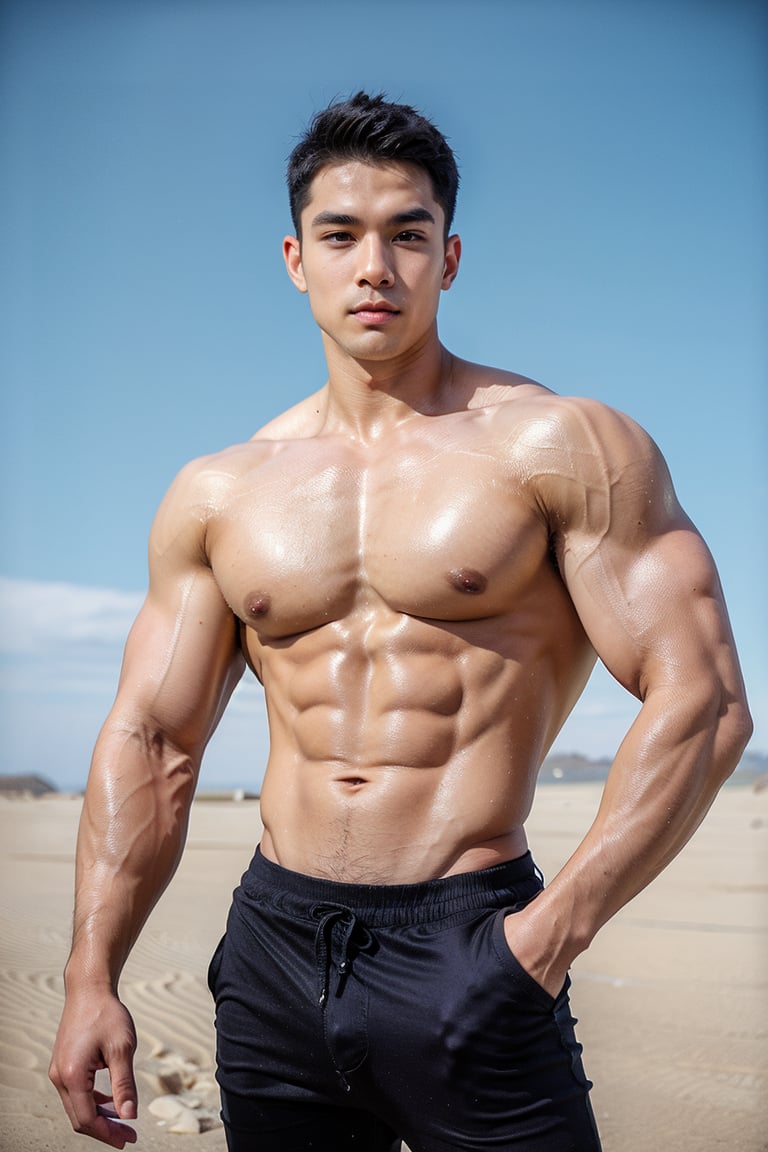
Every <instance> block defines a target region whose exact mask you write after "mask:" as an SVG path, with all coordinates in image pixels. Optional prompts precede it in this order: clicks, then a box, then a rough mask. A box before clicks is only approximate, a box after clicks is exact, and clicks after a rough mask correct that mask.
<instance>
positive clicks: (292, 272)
mask: <svg viewBox="0 0 768 1152" xmlns="http://www.w3.org/2000/svg"><path fill="white" fill-rule="evenodd" d="M283 259H284V260H285V267H286V269H287V271H288V275H289V276H290V278H291V280H292V281H293V283H294V284H295V285H296V287H297V288H298V290H299V292H306V291H307V282H306V280H305V279H304V269H303V268H302V266H301V243H300V242H299V241H298V240H297V239H296V237H295V236H286V237H285V239H284V240H283Z"/></svg>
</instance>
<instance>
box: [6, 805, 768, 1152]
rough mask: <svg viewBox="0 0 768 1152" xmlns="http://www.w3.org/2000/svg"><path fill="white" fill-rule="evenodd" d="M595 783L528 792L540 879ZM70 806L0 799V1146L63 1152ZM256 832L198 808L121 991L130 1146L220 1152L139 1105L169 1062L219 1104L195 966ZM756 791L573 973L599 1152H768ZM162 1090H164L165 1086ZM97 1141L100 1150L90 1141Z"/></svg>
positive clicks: (765, 927)
mask: <svg viewBox="0 0 768 1152" xmlns="http://www.w3.org/2000/svg"><path fill="white" fill-rule="evenodd" d="M599 795H600V789H599V787H598V786H593V785H557V786H554V787H547V788H542V789H540V790H539V795H538V798H537V802H536V806H535V809H534V813H533V815H532V817H531V820H530V823H529V836H530V840H531V844H532V847H533V849H534V853H535V855H536V858H537V860H538V862H539V864H540V866H541V867H542V868H543V870H544V872H545V874H547V875H550V876H551V875H552V874H553V873H554V872H555V871H556V870H557V868H558V867H559V866H560V865H561V864H562V863H563V862H564V860H565V859H566V858H567V856H568V854H569V852H570V851H571V850H572V848H573V847H574V846H575V844H576V843H577V842H578V840H579V839H580V837H581V835H582V834H583V832H584V831H585V829H586V828H587V826H588V824H589V822H590V820H591V817H592V815H593V813H594V812H595V810H596V807H597V803H598V800H599ZM79 807H80V805H79V802H78V801H77V800H75V799H68V798H65V797H53V798H43V799H39V800H19V801H12V800H7V799H0V867H1V868H2V906H1V910H2V918H3V923H2V926H1V929H0V1148H1V1149H2V1150H3V1152H54V1150H55V1152H74V1150H75V1149H77V1148H81V1149H82V1148H86V1147H88V1146H89V1141H87V1140H86V1139H85V1138H84V1137H80V1136H76V1135H75V1134H74V1133H73V1132H72V1131H71V1130H70V1128H69V1124H68V1121H67V1119H66V1117H65V1116H64V1113H63V1112H62V1111H61V1109H60V1106H59V1104H58V1098H57V1096H56V1094H55V1091H54V1090H53V1088H52V1087H51V1085H50V1084H49V1083H48V1080H47V1076H46V1068H47V1065H48V1059H49V1054H50V1049H51V1044H52V1041H53V1036H54V1032H55V1027H56V1023H57V1020H58V1016H59V1012H60V1009H61V1002H62V980H61V969H62V966H63V963H64V960H65V956H66V952H67V947H68V936H69V924H70V917H71V890H72V858H73V849H74V840H75V832H76V825H77V819H78V814H79ZM259 831H260V823H259V815H258V804H256V803H255V802H248V801H245V802H242V803H234V802H217V803H214V802H205V801H202V800H201V801H198V802H196V803H195V805H194V810H193V816H192V822H191V829H190V837H189V844H188V847H187V851H186V853H185V857H184V860H183V862H182V865H181V868H180V870H179V873H178V875H177V877H176V879H175V880H174V883H173V884H172V886H171V888H170V889H169V891H168V892H167V893H166V895H165V896H164V897H163V899H162V901H161V903H160V904H159V905H158V908H157V909H156V911H155V913H154V914H153V916H152V918H151V920H150V921H149V923H148V925H147V927H146V929H145V931H144V934H143V936H142V939H141V941H140V943H139V945H138V946H137V948H136V950H135V952H134V954H133V956H132V957H131V960H130V962H129V965H128V967H127V969H126V972H125V977H124V980H123V985H122V988H123V997H124V999H125V1000H126V1002H127V1004H128V1005H129V1007H130V1009H131V1011H132V1012H133V1014H134V1017H135V1019H136V1023H137V1027H138V1031H139V1037H140V1046H139V1053H138V1068H139V1081H140V1088H141V1111H140V1117H139V1121H138V1124H137V1127H138V1131H139V1144H138V1145H137V1147H138V1148H144V1149H145V1150H147V1152H185V1150H187V1152H191V1150H192V1149H194V1150H195V1152H222V1150H223V1149H224V1147H225V1142H224V1137H223V1133H222V1130H221V1128H212V1129H210V1130H208V1131H205V1132H203V1133H201V1134H199V1135H175V1134H171V1133H170V1132H169V1131H168V1127H167V1124H166V1125H165V1126H164V1125H163V1124H162V1123H160V1122H159V1121H158V1119H157V1117H156V1116H154V1115H153V1114H152V1113H150V1111H149V1108H148V1106H149V1104H150V1102H151V1101H152V1100H153V1099H155V1098H156V1097H157V1096H158V1095H159V1092H160V1089H159V1088H158V1081H157V1073H158V1071H160V1072H162V1071H163V1070H165V1072H168V1070H169V1069H171V1070H173V1068H174V1067H176V1068H177V1069H179V1070H180V1073H181V1075H182V1077H186V1080H187V1082H188V1083H191V1091H192V1092H193V1093H196V1094H197V1096H198V1098H199V1100H200V1103H201V1105H205V1104H210V1103H212V1096H211V1092H212V1088H211V1076H212V1053H213V1034H212V1008H211V1003H210V1000H209V997H208V993H207V990H206V987H205V981H204V974H205V969H206V966H207V963H208V959H209V956H210V954H211V953H212V951H213V949H214V947H215V945H216V942H217V940H218V939H219V936H220V934H221V931H222V927H223V923H224V918H225V914H226V908H227V904H228V900H229V895H230V892H231V890H232V888H233V887H234V885H235V884H236V883H237V881H238V879H239V876H240V873H241V872H242V870H243V869H244V867H245V865H246V864H247V862H248V859H249V858H250V855H251V852H252V849H253V846H254V844H255V843H256V842H257V840H258V837H259ZM767 865H768V791H765V792H762V793H759V794H756V793H755V792H753V791H752V790H750V789H748V788H740V787H730V788H728V789H726V790H725V791H724V792H722V793H721V795H720V797H719V798H718V800H717V802H716V804H715V806H714V808H713V809H712V811H711V813H710V815H709V816H708V818H707V820H706V822H705V824H704V825H703V827H702V828H701V829H700V831H699V832H698V833H697V835H696V837H695V838H694V840H693V841H692V842H691V844H690V845H689V846H688V847H687V849H686V850H685V851H684V853H683V854H682V855H681V856H680V857H678V859H677V860H676V861H675V862H674V863H673V864H672V865H671V866H670V868H669V869H668V870H667V871H666V872H665V873H664V875H663V876H662V877H660V878H659V879H658V880H657V881H656V882H655V883H654V884H653V885H652V886H651V887H650V888H649V889H648V890H647V891H646V892H644V893H642V894H641V896H639V897H638V898H637V899H636V900H635V901H634V902H633V903H632V904H631V905H630V906H629V907H628V908H627V909H625V910H624V911H623V912H622V913H621V914H620V915H619V916H618V917H616V919H615V920H614V921H613V922H612V923H611V924H610V925H608V926H607V927H606V928H605V929H604V930H603V932H602V934H601V935H600V937H599V938H598V939H597V940H596V941H595V943H594V944H593V946H592V948H591V949H590V950H589V952H588V953H586V954H585V955H584V956H582V957H580V959H579V961H578V962H577V964H576V966H575V970H574V973H573V985H574V986H573V992H572V1000H573V1006H574V1011H575V1013H576V1015H577V1016H578V1017H579V1018H580V1025H579V1036H580V1039H581V1041H582V1043H583V1044H584V1047H585V1062H586V1066H587V1071H588V1073H589V1075H590V1076H591V1078H592V1079H593V1080H594V1082H595V1088H594V1092H593V1104H594V1108H595V1113H596V1115H597V1118H598V1123H599V1126H600V1129H601V1133H602V1138H603V1145H604V1152H714V1150H716V1149H723V1150H724V1152H725V1150H727V1152H766V1150H768V1041H767V1037H768V1011H767V1009H768V901H767V900H766V894H767V893H768V866H767ZM171 1086H173V1085H171ZM90 1146H91V1147H94V1148H95V1147H96V1145H95V1144H90Z"/></svg>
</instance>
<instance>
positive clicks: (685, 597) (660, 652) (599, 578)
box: [564, 511, 739, 699]
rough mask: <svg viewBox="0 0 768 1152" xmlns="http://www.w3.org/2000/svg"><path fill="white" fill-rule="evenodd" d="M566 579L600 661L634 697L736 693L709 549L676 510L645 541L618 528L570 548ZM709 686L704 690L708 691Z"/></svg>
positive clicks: (733, 663) (726, 628) (734, 671)
mask: <svg viewBox="0 0 768 1152" xmlns="http://www.w3.org/2000/svg"><path fill="white" fill-rule="evenodd" d="M564 569H565V571H564V576H565V579H566V583H567V585H568V588H569V592H570V594H571V597H572V599H573V602H574V604H575V606H576V609H577V611H578V613H579V616H580V618H581V620H582V623H583V624H584V627H585V629H586V631H587V633H588V635H589V637H590V640H591V641H592V644H593V645H594V647H595V650H596V652H597V654H598V656H599V657H600V658H601V660H602V661H603V663H604V664H605V665H606V667H607V668H608V669H609V671H610V672H611V673H612V674H613V675H614V676H615V677H616V679H617V680H618V681H619V682H620V683H621V684H623V685H624V687H625V688H627V689H628V690H629V691H630V692H632V693H633V694H634V695H635V696H637V697H638V698H639V699H645V698H646V696H647V694H648V693H649V691H651V690H652V689H653V688H656V687H661V686H663V687H674V686H676V685H677V686H684V685H685V686H688V687H689V689H692V688H693V686H694V685H695V684H700V685H702V686H704V687H705V690H711V687H712V685H713V683H714V682H715V681H719V682H720V684H721V685H723V686H728V687H731V688H732V689H733V690H734V691H736V690H737V688H738V683H739V674H738V669H737V667H736V661H735V653H734V651H733V641H732V637H731V632H730V625H729V623H728V617H727V612H726V609H725V604H724V601H723V596H722V591H721V588H720V582H719V579H718V576H717V571H716V569H715V565H714V562H713V560H712V557H711V555H710V552H709V550H708V548H707V547H706V545H705V543H704V541H703V540H702V539H701V537H700V536H699V534H698V533H697V532H696V530H695V529H694V528H693V526H692V525H691V524H690V523H689V522H688V521H687V520H686V518H685V517H684V516H683V514H682V513H680V512H679V511H678V512H677V514H676V515H675V516H673V517H671V518H670V520H669V522H668V523H667V524H666V525H664V526H663V528H660V529H659V530H658V531H656V532H654V533H653V534H651V535H649V536H648V537H647V538H645V539H642V538H638V537H637V536H636V535H634V534H633V536H632V538H631V539H627V533H626V532H624V533H622V532H621V531H620V530H619V528H618V526H617V527H615V528H614V530H613V531H612V532H608V533H606V534H605V535H604V536H603V537H602V538H601V539H600V540H599V541H597V542H595V541H591V542H590V541H587V542H583V543H582V546H581V547H579V546H578V544H577V545H576V546H575V547H573V548H571V549H568V550H567V551H566V553H565V557H564ZM707 686H709V688H707Z"/></svg>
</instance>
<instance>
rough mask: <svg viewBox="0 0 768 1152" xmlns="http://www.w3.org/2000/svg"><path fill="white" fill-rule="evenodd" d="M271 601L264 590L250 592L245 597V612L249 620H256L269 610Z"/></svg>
mask: <svg viewBox="0 0 768 1152" xmlns="http://www.w3.org/2000/svg"><path fill="white" fill-rule="evenodd" d="M271 604H272V601H271V600H270V598H269V596H267V594H266V592H251V594H250V596H246V598H245V614H246V616H247V617H249V618H250V619H251V620H258V619H259V618H260V617H261V616H266V614H267V612H269V609H270V606H271Z"/></svg>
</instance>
